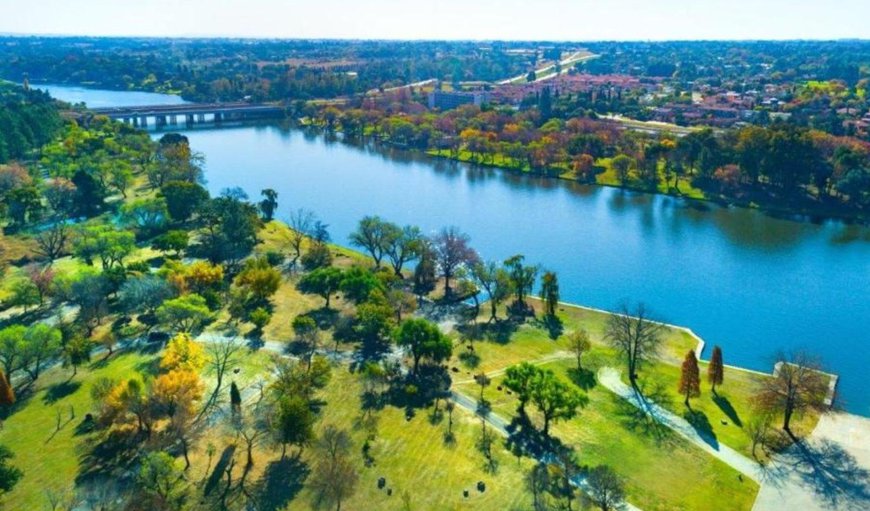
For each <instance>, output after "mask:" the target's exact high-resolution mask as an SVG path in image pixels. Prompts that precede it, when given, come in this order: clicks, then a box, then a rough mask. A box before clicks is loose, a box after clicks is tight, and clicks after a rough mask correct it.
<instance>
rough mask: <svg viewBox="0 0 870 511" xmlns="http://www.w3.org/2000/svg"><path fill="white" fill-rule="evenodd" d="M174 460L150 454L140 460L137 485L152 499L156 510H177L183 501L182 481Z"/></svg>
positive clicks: (169, 457) (157, 453)
mask: <svg viewBox="0 0 870 511" xmlns="http://www.w3.org/2000/svg"><path fill="white" fill-rule="evenodd" d="M183 477H184V476H183V474H182V472H181V470H179V469H178V466H177V465H176V463H175V458H173V457H172V456H170V455H169V454H166V453H165V452H159V451H158V452H150V453H147V454H145V455H144V457H143V458H142V466H141V468H140V469H139V474H138V477H137V483H138V484H139V487H140V488H142V490H144V491H145V493H146V494H148V495H149V496H150V497H151V498H152V499H153V505H154V506H155V507H156V509H165V510H169V509H178V508H179V506H180V505H181V502H182V501H183V499H184V485H183V483H184V480H183Z"/></svg>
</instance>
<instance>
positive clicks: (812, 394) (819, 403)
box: [756, 352, 829, 434]
mask: <svg viewBox="0 0 870 511" xmlns="http://www.w3.org/2000/svg"><path fill="white" fill-rule="evenodd" d="M776 360H777V363H776V370H775V371H774V376H773V377H772V378H764V379H763V380H762V381H761V384H760V386H759V389H758V392H757V395H756V402H757V403H758V405H759V407H760V408H761V409H762V410H765V411H768V412H771V413H782V415H783V422H782V429H783V430H784V431H785V432H787V433H789V434H791V430H790V429H789V427H790V425H791V418H792V416H793V415H794V414H795V413H798V414H800V413H803V412H806V411H810V410H815V411H819V412H823V411H825V410H827V409H828V408H829V404H828V403H827V397H828V392H829V377H828V376H827V375H826V374H825V373H823V372H822V364H821V361H820V360H819V359H818V358H816V357H813V356H811V355H809V354H807V353H804V352H797V353H794V354H792V355H788V354H785V353H779V354H777V356H776Z"/></svg>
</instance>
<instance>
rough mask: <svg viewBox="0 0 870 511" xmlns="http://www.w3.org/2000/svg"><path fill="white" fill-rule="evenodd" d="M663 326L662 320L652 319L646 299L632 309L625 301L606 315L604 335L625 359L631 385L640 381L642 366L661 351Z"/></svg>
mask: <svg viewBox="0 0 870 511" xmlns="http://www.w3.org/2000/svg"><path fill="white" fill-rule="evenodd" d="M661 330H662V326H661V323H658V322H656V321H653V320H651V319H650V314H649V311H648V310H647V308H646V306H645V305H644V304H643V303H639V304H638V305H637V306H636V307H635V308H634V309H633V310H630V309H629V307H628V305H627V304H622V305H621V307H620V310H619V311H618V312H616V313H614V314H611V315H610V316H609V317H608V318H607V326H606V327H605V330H604V335H605V338H606V339H607V340H608V342H609V343H610V345H611V346H613V347H614V348H616V350H617V351H619V352H620V353H621V354H622V356H623V358H624V359H625V363H626V366H627V367H628V378H629V380H630V381H631V384H632V386H635V385H636V384H637V372H638V369H640V366H641V365H642V364H643V363H644V362H646V361H647V360H649V359H650V358H652V357H654V356H655V355H656V353H657V352H658V350H659V346H660V345H661Z"/></svg>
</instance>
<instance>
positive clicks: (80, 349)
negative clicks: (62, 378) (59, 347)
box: [63, 336, 94, 376]
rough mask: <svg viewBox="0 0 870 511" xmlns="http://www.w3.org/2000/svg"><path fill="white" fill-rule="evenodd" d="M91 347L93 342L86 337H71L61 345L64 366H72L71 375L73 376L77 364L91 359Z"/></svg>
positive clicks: (77, 366) (76, 369) (92, 347)
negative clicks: (64, 344)
mask: <svg viewBox="0 0 870 511" xmlns="http://www.w3.org/2000/svg"><path fill="white" fill-rule="evenodd" d="M93 349H94V343H93V342H92V341H91V340H90V339H88V338H87V337H83V336H76V337H73V338H72V339H70V340H69V341H68V342H67V343H66V346H64V347H63V364H64V367H72V368H73V373H72V375H73V376H75V375H76V373H77V372H78V368H79V366H80V365H82V364H84V363H86V362H89V361H90V360H91V352H92V351H93Z"/></svg>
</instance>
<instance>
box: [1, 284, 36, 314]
mask: <svg viewBox="0 0 870 511" xmlns="http://www.w3.org/2000/svg"><path fill="white" fill-rule="evenodd" d="M40 302H41V299H40V295H39V288H37V287H36V285H35V284H34V283H33V282H31V281H30V280H19V281H18V282H16V283H15V284H13V286H12V297H11V298H10V299H9V305H12V306H17V307H22V308H23V309H24V313H25V314H27V309H28V308H30V307H32V306H34V305H39V304H40Z"/></svg>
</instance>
